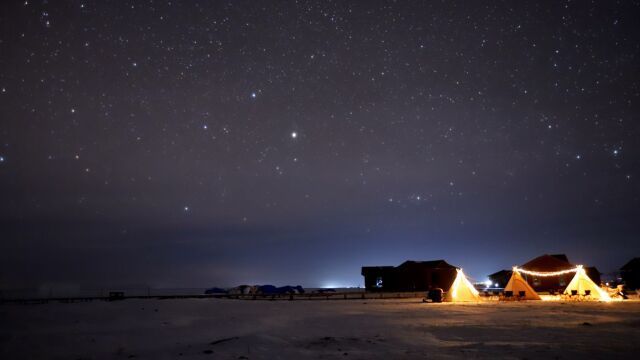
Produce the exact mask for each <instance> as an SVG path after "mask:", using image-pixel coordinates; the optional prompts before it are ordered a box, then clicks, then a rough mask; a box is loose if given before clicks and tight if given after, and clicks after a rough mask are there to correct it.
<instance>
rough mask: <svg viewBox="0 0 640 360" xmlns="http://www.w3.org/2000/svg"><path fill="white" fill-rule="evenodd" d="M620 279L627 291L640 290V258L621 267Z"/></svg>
mask: <svg viewBox="0 0 640 360" xmlns="http://www.w3.org/2000/svg"><path fill="white" fill-rule="evenodd" d="M620 277H621V278H622V282H624V285H625V287H626V288H627V289H629V290H635V289H640V257H637V258H633V259H631V261H629V262H628V263H626V264H625V265H624V266H623V267H621V268H620Z"/></svg>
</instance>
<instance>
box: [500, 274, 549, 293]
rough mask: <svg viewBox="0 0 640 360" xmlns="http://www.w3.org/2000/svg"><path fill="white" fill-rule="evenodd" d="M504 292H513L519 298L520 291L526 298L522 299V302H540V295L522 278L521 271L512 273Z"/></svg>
mask: <svg viewBox="0 0 640 360" xmlns="http://www.w3.org/2000/svg"><path fill="white" fill-rule="evenodd" d="M504 291H511V292H512V293H513V295H517V296H519V294H520V291H524V296H522V297H520V299H522V300H540V296H538V293H537V292H536V291H535V290H533V288H532V287H531V286H530V285H529V284H528V283H527V281H526V280H525V279H523V278H522V275H520V272H519V271H512V272H511V279H509V282H508V283H507V286H505V287H504Z"/></svg>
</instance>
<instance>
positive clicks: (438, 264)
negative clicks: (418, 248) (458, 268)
mask: <svg viewBox="0 0 640 360" xmlns="http://www.w3.org/2000/svg"><path fill="white" fill-rule="evenodd" d="M406 266H420V267H426V268H432V269H436V268H455V266H453V265H451V264H449V263H447V262H446V261H444V260H442V259H440V260H429V261H414V260H407V261H405V262H403V263H402V264H400V265H398V267H406Z"/></svg>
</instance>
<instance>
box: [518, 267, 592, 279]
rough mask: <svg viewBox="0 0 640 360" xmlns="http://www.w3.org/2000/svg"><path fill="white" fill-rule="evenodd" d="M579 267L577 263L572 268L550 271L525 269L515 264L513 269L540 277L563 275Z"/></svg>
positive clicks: (575, 270)
mask: <svg viewBox="0 0 640 360" xmlns="http://www.w3.org/2000/svg"><path fill="white" fill-rule="evenodd" d="M580 269H582V265H578V266H576V267H575V268H573V269H568V270H561V271H552V272H538V271H529V270H525V269H522V268H519V267H517V266H514V267H513V271H517V272H519V273H523V274H527V275H533V276H540V277H549V276H559V275H564V274H569V273H573V272H577V271H578V270H580Z"/></svg>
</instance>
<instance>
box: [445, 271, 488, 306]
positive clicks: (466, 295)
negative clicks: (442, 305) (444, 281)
mask: <svg viewBox="0 0 640 360" xmlns="http://www.w3.org/2000/svg"><path fill="white" fill-rule="evenodd" d="M456 271H457V272H458V274H457V275H456V279H455V280H453V284H451V288H450V289H449V291H447V295H446V296H445V298H444V301H453V302H459V301H479V300H480V296H479V294H478V290H476V288H474V287H473V284H471V282H469V280H467V277H466V276H464V273H463V272H462V270H460V269H456Z"/></svg>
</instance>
